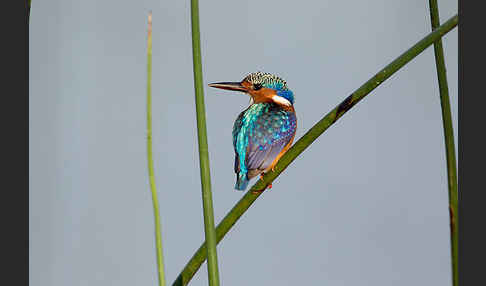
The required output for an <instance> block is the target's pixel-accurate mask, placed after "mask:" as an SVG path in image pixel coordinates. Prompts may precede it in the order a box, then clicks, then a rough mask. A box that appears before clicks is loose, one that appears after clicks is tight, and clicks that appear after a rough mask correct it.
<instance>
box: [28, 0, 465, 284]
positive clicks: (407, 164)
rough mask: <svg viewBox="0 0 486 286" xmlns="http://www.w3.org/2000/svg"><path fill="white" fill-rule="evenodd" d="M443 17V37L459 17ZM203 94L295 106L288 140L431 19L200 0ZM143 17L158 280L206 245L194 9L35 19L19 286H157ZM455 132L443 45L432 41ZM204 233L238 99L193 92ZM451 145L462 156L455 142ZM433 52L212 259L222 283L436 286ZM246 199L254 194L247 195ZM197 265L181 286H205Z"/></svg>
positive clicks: (450, 41) (352, 7) (438, 157)
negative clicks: (271, 82) (277, 81)
mask: <svg viewBox="0 0 486 286" xmlns="http://www.w3.org/2000/svg"><path fill="white" fill-rule="evenodd" d="M439 2H440V15H441V20H442V22H443V21H445V20H447V19H449V18H450V17H451V16H453V15H454V14H455V13H457V1H453V0H447V1H439ZM200 6H201V7H200V18H201V39H202V56H203V71H204V81H205V83H209V82H214V81H237V80H241V79H242V78H243V77H244V76H245V75H246V74H247V73H249V72H253V71H257V70H261V71H266V72H271V73H276V74H278V75H280V76H282V77H283V78H284V79H285V80H287V82H288V85H289V87H290V88H291V89H292V90H293V91H294V92H295V95H296V103H295V108H296V110H297V116H298V120H299V126H298V128H299V129H298V131H297V136H296V137H297V139H298V138H299V137H301V136H302V134H303V133H304V132H305V131H306V130H308V129H309V128H310V127H311V126H312V125H313V124H314V123H316V122H317V121H318V120H319V119H320V118H321V117H322V116H324V115H325V114H326V113H327V112H328V111H329V110H331V109H332V108H333V107H335V106H336V105H337V104H338V103H339V102H341V101H342V100H343V99H344V98H345V97H346V96H348V95H349V94H350V93H351V92H352V91H354V90H355V89H357V88H358V87H359V86H360V85H361V84H362V83H364V82H365V81H366V80H368V79H369V78H370V77H371V76H373V75H374V74H375V73H376V72H377V71H378V70H379V69H381V68H382V67H384V66H385V65H386V64H388V63H389V62H390V61H392V60H393V59H394V58H395V57H397V56H398V55H400V54H401V53H402V52H404V51H405V50H406V49H408V48H409V47H410V46H411V45H413V44H414V43H415V42H417V41H418V40H420V39H421V38H422V37H423V36H425V35H426V34H427V33H429V31H430V17H429V10H428V9H429V7H428V1H425V0H422V1H420V0H413V1H412V0H407V1H403V0H401V1H400V0H393V1H392V0H374V1H277V0H272V1H263V0H251V1H234V0H232V1H201V3H200ZM150 9H151V10H152V11H153V49H154V50H153V112H154V115H153V121H154V134H153V141H154V152H155V153H154V157H155V158H154V159H155V171H156V180H157V184H158V190H159V199H160V205H161V215H162V228H163V243H164V252H165V260H166V272H167V276H168V282H170V283H171V282H172V281H173V280H174V279H175V277H176V275H177V274H178V273H179V271H180V270H181V269H182V267H183V266H184V265H185V263H186V262H187V261H188V259H189V258H190V257H191V256H192V254H193V253H194V251H195V250H196V249H197V248H198V247H199V245H200V244H201V242H202V240H203V237H204V231H203V218H202V203H201V193H200V181H199V165H198V161H197V140H196V129H195V128H196V120H195V115H194V110H195V106H194V90H193V78H192V55H191V30H190V5H189V1H95V0H89V1H61V0H50V1H33V5H32V14H31V28H30V73H29V76H30V97H29V100H30V106H29V107H30V112H29V116H30V118H29V124H30V131H29V135H30V144H29V152H30V154H29V155H30V168H29V172H30V193H29V195H30V200H29V203H30V206H29V219H30V224H29V234H30V240H29V247H30V255H29V256H30V257H29V258H30V262H29V275H30V278H29V279H30V282H31V285H36V286H40V285H46V286H47V285H49V286H50V285H53V286H58V285H59V286H60V285H62V286H64V285H103V286H105V285H118V286H121V285H155V283H156V268H155V252H154V236H153V233H154V230H153V214H152V211H153V210H152V202H151V197H150V193H149V186H148V178H147V166H146V145H145V144H146V141H145V135H146V132H145V124H146V121H145V120H146V119H145V116H146V113H145V103H146V102H145V91H146V81H145V80H146V28H147V26H146V25H147V13H148V11H149V10H150ZM444 48H445V58H446V66H447V72H448V74H447V75H448V79H449V87H450V95H451V103H452V114H453V119H454V128H455V130H456V132H457V29H455V30H453V31H452V32H450V33H449V34H448V35H446V37H445V38H444ZM205 95H206V106H207V107H206V108H207V110H206V111H207V124H208V136H209V148H210V159H211V163H210V164H211V175H212V185H213V199H214V205H215V217H216V222H219V221H220V220H221V218H222V217H223V216H224V215H225V214H226V212H227V211H228V210H229V209H230V208H231V207H232V206H233V205H234V203H235V202H236V201H237V200H238V199H239V198H240V197H241V196H242V195H243V193H241V192H237V191H235V190H233V186H234V181H235V176H234V173H233V156H234V155H233V149H232V143H231V129H232V125H233V121H234V119H235V118H236V116H237V115H238V113H239V112H240V111H241V110H243V109H244V108H245V107H246V105H247V104H248V97H247V96H244V95H241V94H232V93H230V92H226V91H218V90H215V89H210V88H208V87H206V88H205ZM456 142H457V140H456ZM445 166H446V164H445V154H444V143H443V131H442V122H441V111H440V103H439V92H438V86H437V78H436V70H435V62H434V56H433V48H432V47H430V48H428V49H427V50H426V51H425V52H424V53H423V54H421V55H420V56H418V57H417V58H416V59H414V60H413V61H412V62H411V63H409V64H408V65H407V66H405V67H404V68H403V69H402V70H401V71H399V72H398V73H397V74H395V75H394V76H393V77H392V78H390V79H389V80H388V81H386V82H385V83H384V84H382V85H381V86H380V87H379V88H378V89H376V90H375V91H373V93H372V94H371V95H370V96H369V97H367V98H365V99H364V100H363V101H362V102H360V103H359V104H358V105H357V106H356V107H355V108H353V109H352V110H351V111H350V112H348V113H347V114H346V115H345V116H344V117H342V118H341V119H340V120H339V121H338V122H337V123H336V124H335V125H334V126H332V127H331V128H330V129H329V130H328V131H327V132H326V133H324V135H323V136H322V137H320V138H319V139H318V140H317V141H316V142H315V143H314V144H313V145H312V146H311V147H310V148H309V149H307V150H306V151H305V152H304V153H303V154H302V156H300V157H299V158H298V159H297V160H296V161H295V162H294V163H293V164H292V165H291V166H289V168H288V169H287V170H286V171H285V173H284V174H282V176H281V177H279V178H278V179H277V180H276V181H275V182H274V184H273V189H271V190H270V191H269V192H267V193H265V194H264V195H263V196H261V197H260V199H259V200H258V201H257V202H256V203H255V204H254V205H253V207H252V208H251V209H250V210H249V211H248V213H246V214H245V215H244V216H243V217H242V219H241V220H240V221H239V222H238V223H237V225H236V226H235V227H234V228H233V229H232V230H231V231H230V233H229V234H228V236H227V237H226V239H224V240H223V242H222V243H221V244H220V245H219V247H218V252H219V266H220V276H221V282H222V284H223V285H449V284H450V281H451V279H450V264H449V263H450V260H449V229H448V227H449V222H448V209H447V202H448V199H447V181H446V171H445ZM252 183H253V182H252ZM206 284H207V271H206V264H204V265H203V266H202V269H201V271H199V272H198V273H197V274H196V276H195V278H194V280H193V283H192V285H206Z"/></svg>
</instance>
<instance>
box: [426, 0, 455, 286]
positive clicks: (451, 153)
mask: <svg viewBox="0 0 486 286" xmlns="http://www.w3.org/2000/svg"><path fill="white" fill-rule="evenodd" d="M429 6H430V21H431V24H432V31H434V30H436V29H437V28H438V27H439V26H440V19H439V8H438V7H437V0H429ZM434 53H435V64H436V67H437V78H438V81H439V92H440V105H441V110H442V125H443V128H444V143H445V155H446V161H447V184H448V194H449V220H450V235H451V238H450V239H451V266H452V285H453V286H458V285H459V280H458V279H459V277H458V275H459V271H458V260H457V258H458V257H457V252H458V249H457V248H458V231H457V230H458V222H459V221H458V219H457V217H458V215H459V210H458V204H457V202H458V195H457V171H456V153H455V152H456V150H455V146H454V130H453V128H452V115H451V105H450V102H449V88H448V85H447V74H446V68H445V62H444V50H443V48H442V40H441V39H439V40H438V41H436V42H435V43H434Z"/></svg>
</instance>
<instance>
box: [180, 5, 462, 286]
mask: <svg viewBox="0 0 486 286" xmlns="http://www.w3.org/2000/svg"><path fill="white" fill-rule="evenodd" d="M457 21H458V17H457V14H456V15H455V16H453V17H452V18H451V19H449V20H448V21H447V22H445V23H444V24H443V25H442V26H440V27H439V28H437V29H436V30H434V31H433V32H432V33H430V34H428V35H427V36H426V37H425V38H423V39H422V40H420V41H419V42H418V43H416V44H415V45H414V46H412V47H411V48H410V49H408V50H407V51H406V52H405V53H403V54H402V55H401V56H399V57H398V58H396V59H395V60H394V61H393V62H391V63H390V64H389V65H387V66H386V67H385V68H383V69H382V70H381V71H379V72H378V73H377V74H376V75H375V76H373V77H372V78H371V79H370V80H368V81H367V82H366V83H364V84H363V85H362V86H361V87H360V88H358V89H357V90H356V91H355V92H353V93H352V94H351V95H350V96H348V97H347V98H346V99H345V100H344V101H343V102H341V103H340V104H339V105H338V106H336V107H335V108H334V109H333V110H331V111H330V112H329V113H328V114H327V115H326V116H324V118H322V119H321V120H320V121H319V122H317V123H316V124H315V125H314V126H313V127H312V128H311V129H310V130H309V131H307V133H305V134H304V136H302V137H301V138H300V139H299V140H298V141H297V142H296V143H295V144H294V145H293V146H292V147H291V148H290V149H289V151H287V153H285V155H284V156H282V158H281V159H280V160H279V161H278V163H277V165H276V166H275V171H273V172H268V173H266V174H265V175H264V176H263V179H260V180H258V182H256V183H255V185H253V186H252V187H251V189H250V190H249V191H248V192H246V194H245V195H243V197H242V198H241V199H240V200H239V201H238V203H236V205H235V206H234V207H233V208H232V209H231V210H230V211H229V213H228V214H227V215H226V216H225V217H224V218H223V220H222V221H221V222H220V223H219V225H218V227H217V228H216V235H217V240H218V242H220V241H221V239H223V237H224V236H225V235H226V234H227V233H228V231H229V230H230V229H231V227H232V226H233V225H234V224H235V223H236V221H237V220H238V219H239V218H240V217H241V216H242V215H243V213H245V211H246V210H248V208H249V207H250V206H251V205H252V204H253V202H254V201H255V200H256V199H257V198H258V197H259V196H260V193H256V194H254V191H260V190H263V189H265V188H266V186H267V185H268V184H270V183H271V182H272V181H273V180H275V178H276V177H277V176H278V175H280V173H282V171H283V170H285V169H286V168H287V166H288V165H289V164H290V163H292V161H294V160H295V158H297V156H299V155H300V154H301V153H302V152H303V151H304V150H305V149H306V148H307V147H308V146H309V145H310V144H312V142H314V141H315V140H316V139H317V137H319V136H320V135H321V134H322V133H323V132H324V131H326V130H327V129H328V128H329V127H330V126H331V125H332V124H334V122H336V121H337V120H338V119H339V118H340V117H341V116H343V114H344V113H346V112H347V111H348V110H349V109H351V108H352V107H353V106H354V105H355V104H356V103H358V102H359V101H360V100H361V99H363V98H364V97H365V96H366V95H368V94H369V93H370V92H371V91H372V90H374V89H375V88H376V87H378V86H379V85H380V84H381V83H383V82H384V81H385V80H386V79H388V78H389V77H390V76H391V75H393V74H394V73H395V72H397V71H398V70H399V69H400V68H401V67H403V66H404V65H405V64H407V63H408V62H410V61H411V60H412V59H413V58H415V57H416V56H417V55H418V54H420V53H421V52H422V51H424V50H425V49H426V48H427V47H429V46H430V45H432V43H434V42H435V41H437V40H438V39H440V38H441V37H442V36H443V35H445V34H446V33H447V32H449V31H450V30H452V29H453V28H454V27H455V26H457ZM205 259H206V243H205V242H204V243H203V244H202V245H201V246H200V247H199V249H198V250H197V251H196V253H195V254H194V255H193V256H192V258H191V259H190V260H189V262H188V263H187V264H186V266H185V267H184V269H183V270H182V272H181V273H180V274H179V276H178V277H177V279H176V280H175V281H174V283H173V284H172V285H187V284H188V283H189V281H190V280H191V278H192V277H193V276H194V274H195V273H196V271H197V270H198V269H199V267H200V266H201V264H202V263H203V262H204V260H205Z"/></svg>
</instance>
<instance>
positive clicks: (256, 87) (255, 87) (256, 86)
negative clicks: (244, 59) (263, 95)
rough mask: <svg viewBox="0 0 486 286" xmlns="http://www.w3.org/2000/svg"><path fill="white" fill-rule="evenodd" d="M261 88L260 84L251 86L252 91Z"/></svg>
mask: <svg viewBox="0 0 486 286" xmlns="http://www.w3.org/2000/svg"><path fill="white" fill-rule="evenodd" d="M261 88H262V84H261V83H255V84H254V85H253V89H254V90H259V89H261Z"/></svg>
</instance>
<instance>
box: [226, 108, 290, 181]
mask: <svg viewBox="0 0 486 286" xmlns="http://www.w3.org/2000/svg"><path fill="white" fill-rule="evenodd" d="M296 127H297V120H296V117H295V113H294V112H292V111H286V110H284V109H282V108H281V107H279V106H278V105H276V104H268V103H266V104H254V105H253V106H251V107H250V108H248V109H247V110H245V111H244V112H242V113H241V114H240V115H239V116H238V118H237V119H236V121H235V125H234V127H233V146H234V148H235V153H236V154H235V173H236V175H237V182H236V185H235V188H236V189H239V190H244V189H245V188H246V185H247V184H248V180H249V179H251V178H253V177H255V176H256V175H258V174H260V173H262V172H263V171H264V170H265V169H267V168H269V167H270V165H271V164H272V162H273V161H274V160H275V158H276V157H277V156H278V154H280V152H281V151H282V149H283V148H284V147H285V146H286V145H287V144H289V142H290V141H291V140H292V138H293V137H294V135H295V131H296ZM243 156H244V158H245V159H244V160H241V158H243Z"/></svg>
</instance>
